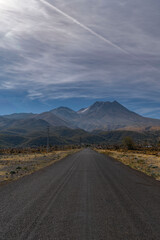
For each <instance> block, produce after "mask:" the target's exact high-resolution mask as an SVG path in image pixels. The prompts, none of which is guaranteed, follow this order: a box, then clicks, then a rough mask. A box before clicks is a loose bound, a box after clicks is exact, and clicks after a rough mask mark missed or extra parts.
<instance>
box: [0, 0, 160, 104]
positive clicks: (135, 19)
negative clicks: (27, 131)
mask: <svg viewBox="0 0 160 240" xmlns="http://www.w3.org/2000/svg"><path fill="white" fill-rule="evenodd" d="M48 2H49V4H53V5H54V7H55V8H49V7H48V6H47V5H45V4H44V3H43V2H42V1H39V0H23V1H22V0H5V1H4V0H0V16H1V18H0V60H1V65H0V89H5V90H12V89H21V90H25V91H26V92H28V97H29V98H31V99H37V98H38V99H58V98H71V97H90V98H98V97H99V98H100V97H104V98H105V97H108V96H112V95H114V96H115V98H116V96H118V97H121V96H122V97H124V98H125V97H126V98H127V97H128V98H135V97H138V96H139V97H140V98H142V99H145V98H148V99H152V100H156V101H158V98H159V97H158V93H159V91H160V81H159V71H160V69H159V60H160V53H159V49H160V41H159V39H160V30H159V23H160V17H159V15H158V13H159V10H160V4H159V3H158V2H157V1H156V2H155V3H154V4H153V3H151V2H150V1H149V0H142V1H138V0H135V1H132V0H128V1H126V0H121V1H120V0H115V1H113V0H108V1H106V0H102V1H97V0H92V1H88V0H81V1H75V0H71V1H67V2H66V1H64V0H55V1H53V0H48ZM56 8H58V9H60V10H59V11H56ZM60 11H62V12H63V13H64V14H62V13H61V12H60ZM65 14H66V16H65ZM67 16H70V17H67ZM73 19H76V21H77V22H75V21H72V20H73ZM77 23H78V24H77ZM79 23H80V24H79ZM94 33H95V34H94ZM96 34H97V35H96ZM99 36H101V37H99ZM102 38H104V39H106V41H102ZM107 41H108V42H107ZM110 43H111V44H110ZM115 46H118V47H115ZM118 48H120V49H122V50H123V49H124V51H127V52H129V53H130V55H128V54H125V53H123V51H119V49H118ZM31 89H32V90H31Z"/></svg>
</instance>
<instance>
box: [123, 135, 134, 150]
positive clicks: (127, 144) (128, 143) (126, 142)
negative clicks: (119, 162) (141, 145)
mask: <svg viewBox="0 0 160 240" xmlns="http://www.w3.org/2000/svg"><path fill="white" fill-rule="evenodd" d="M123 145H124V147H125V148H127V149H128V150H133V149H134V148H135V147H134V141H133V139H132V138H131V137H129V136H127V137H125V138H123Z"/></svg>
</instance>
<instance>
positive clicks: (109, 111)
mask: <svg viewBox="0 0 160 240" xmlns="http://www.w3.org/2000/svg"><path fill="white" fill-rule="evenodd" d="M31 119H34V120H35V121H36V120H44V121H46V122H47V123H48V124H49V125H51V126H53V127H60V126H63V127H68V128H72V129H76V128H80V129H83V130H85V131H90V132H91V131H93V130H106V131H113V130H134V131H142V130H143V131H144V130H147V131H148V130H150V129H154V128H155V129H156V130H158V129H159V128H160V120H157V119H152V118H145V117H142V116H140V115H139V114H137V113H135V112H132V111H130V110H128V109H127V108H125V107H124V106H123V105H121V104H120V103H118V102H117V101H114V102H95V103H94V104H93V105H91V106H89V107H87V108H83V109H81V110H79V111H74V110H72V109H70V108H67V107H59V108H56V109H53V110H51V111H48V112H43V113H41V114H31V113H29V114H24V113H23V114H12V115H7V116H1V117H0V129H3V128H5V129H6V128H10V127H12V125H13V124H14V123H15V124H18V126H19V128H21V124H22V125H23V124H24V123H23V121H20V120H24V121H25V120H28V121H29V120H31ZM26 123H27V122H26Z"/></svg>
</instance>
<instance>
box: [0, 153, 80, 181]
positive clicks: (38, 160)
mask: <svg viewBox="0 0 160 240" xmlns="http://www.w3.org/2000/svg"><path fill="white" fill-rule="evenodd" d="M77 151H78V150H76V149H75V150H65V151H52V152H50V153H29V154H26V153H25V154H23V153H19V154H4V155H0V183H4V182H6V181H11V180H15V179H18V178H20V177H23V176H25V175H28V174H31V173H33V172H35V171H37V170H39V169H41V168H43V167H46V166H49V165H51V164H53V163H54V162H56V161H59V160H61V159H62V158H64V157H66V156H68V155H70V154H73V153H74V152H77Z"/></svg>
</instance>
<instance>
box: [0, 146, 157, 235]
mask: <svg viewBox="0 0 160 240" xmlns="http://www.w3.org/2000/svg"><path fill="white" fill-rule="evenodd" d="M4 239H5V240H25V239H34V240H50V239H52V240H152V239H153V240H159V239H160V182H158V181H156V180H154V179H152V178H151V177H148V176H145V175H144V174H143V173H139V172H137V171H135V170H133V169H130V168H129V167H127V166H124V165H123V164H122V163H119V162H117V161H115V160H113V159H111V158H110V157H107V156H104V155H102V154H99V153H96V152H94V151H93V150H91V149H85V150H82V151H81V152H78V153H76V154H73V155H71V156H69V157H66V158H65V159H63V160H61V161H59V162H57V163H55V164H53V165H51V166H49V167H46V168H44V169H41V170H40V171H38V172H36V173H34V174H31V175H29V176H25V177H23V178H21V179H19V180H17V181H14V182H11V183H9V184H6V185H3V186H0V240H4Z"/></svg>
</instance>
